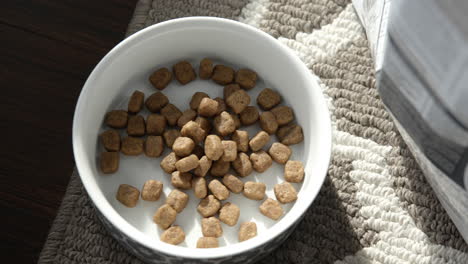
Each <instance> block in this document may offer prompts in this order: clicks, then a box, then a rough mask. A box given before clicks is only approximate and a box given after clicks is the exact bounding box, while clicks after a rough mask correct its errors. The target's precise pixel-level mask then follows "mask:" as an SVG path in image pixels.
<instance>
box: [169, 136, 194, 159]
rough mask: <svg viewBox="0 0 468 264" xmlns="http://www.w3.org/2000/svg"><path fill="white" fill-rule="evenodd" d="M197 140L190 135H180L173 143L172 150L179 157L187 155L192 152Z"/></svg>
mask: <svg viewBox="0 0 468 264" xmlns="http://www.w3.org/2000/svg"><path fill="white" fill-rule="evenodd" d="M194 148H195V142H193V140H192V139H191V138H188V137H178V138H176V140H175V141H174V144H173V145H172V150H173V151H174V153H175V154H176V155H177V156H178V157H185V156H188V155H190V154H191V153H192V151H193V149H194Z"/></svg>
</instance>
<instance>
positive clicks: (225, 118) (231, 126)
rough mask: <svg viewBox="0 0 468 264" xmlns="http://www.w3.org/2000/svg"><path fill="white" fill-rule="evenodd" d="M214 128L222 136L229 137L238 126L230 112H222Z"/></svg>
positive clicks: (216, 119) (215, 121)
mask: <svg viewBox="0 0 468 264" xmlns="http://www.w3.org/2000/svg"><path fill="white" fill-rule="evenodd" d="M214 127H215V129H216V131H217V132H218V133H219V134H220V135H221V136H223V137H224V136H227V135H229V134H231V133H232V132H234V131H235V130H236V124H235V123H234V120H233V119H232V116H231V115H230V114H229V113H228V112H226V111H225V112H222V113H221V114H220V115H218V116H216V117H215V119H214Z"/></svg>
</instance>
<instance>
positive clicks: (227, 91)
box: [223, 84, 240, 100]
mask: <svg viewBox="0 0 468 264" xmlns="http://www.w3.org/2000/svg"><path fill="white" fill-rule="evenodd" d="M237 90H240V86H239V85H238V84H228V85H226V86H224V89H223V97H224V100H226V99H228V97H229V96H230V95H231V94H232V93H234V92H235V91H237Z"/></svg>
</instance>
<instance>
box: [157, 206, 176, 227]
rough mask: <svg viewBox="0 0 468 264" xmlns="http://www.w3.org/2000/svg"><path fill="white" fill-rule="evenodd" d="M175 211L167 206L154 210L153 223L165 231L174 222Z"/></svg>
mask: <svg viewBox="0 0 468 264" xmlns="http://www.w3.org/2000/svg"><path fill="white" fill-rule="evenodd" d="M176 217H177V211H176V210H175V209H174V208H172V206H170V205H168V204H163V205H162V206H161V207H159V208H158V210H156V213H155V214H154V216H153V221H154V222H155V223H156V224H157V225H158V226H159V227H160V228H161V229H167V228H168V227H170V226H171V225H172V224H173V223H174V222H175V220H176Z"/></svg>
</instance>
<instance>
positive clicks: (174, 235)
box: [161, 226, 185, 245]
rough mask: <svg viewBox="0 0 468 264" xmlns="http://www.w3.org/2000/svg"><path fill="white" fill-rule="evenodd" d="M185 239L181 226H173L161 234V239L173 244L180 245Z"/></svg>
mask: <svg viewBox="0 0 468 264" xmlns="http://www.w3.org/2000/svg"><path fill="white" fill-rule="evenodd" d="M184 240H185V233H184V230H182V228H181V227H180V226H172V227H170V228H169V229H167V230H165V231H164V232H163V233H162V234H161V241H162V242H165V243H168V244H171V245H178V244H180V243H182V242H184Z"/></svg>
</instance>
